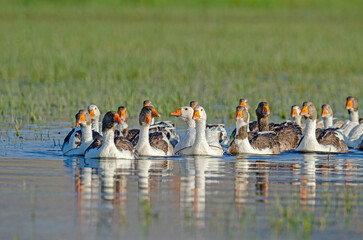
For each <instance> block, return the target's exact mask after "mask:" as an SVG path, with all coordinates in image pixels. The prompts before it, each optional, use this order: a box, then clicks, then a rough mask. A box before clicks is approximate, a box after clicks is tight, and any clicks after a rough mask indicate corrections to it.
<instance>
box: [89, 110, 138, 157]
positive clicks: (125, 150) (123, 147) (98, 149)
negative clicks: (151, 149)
mask: <svg viewBox="0 0 363 240" xmlns="http://www.w3.org/2000/svg"><path fill="white" fill-rule="evenodd" d="M120 121H121V118H120V116H119V115H118V114H117V113H116V112H114V111H110V112H108V113H106V115H105V116H104V118H103V120H102V133H103V142H99V141H94V142H93V143H92V145H91V146H90V147H89V148H88V149H87V151H86V153H85V157H86V158H122V159H134V158H136V157H137V152H136V150H135V148H134V146H133V145H132V143H131V142H130V141H128V140H127V139H126V138H124V137H117V138H115V128H116V126H117V124H118V123H120Z"/></svg>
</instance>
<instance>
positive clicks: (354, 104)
mask: <svg viewBox="0 0 363 240" xmlns="http://www.w3.org/2000/svg"><path fill="white" fill-rule="evenodd" d="M358 108H359V104H358V101H357V99H356V98H355V97H352V96H350V97H347V101H346V104H345V109H346V110H348V114H349V120H347V121H345V123H344V125H343V126H342V127H341V129H340V132H341V133H342V134H343V136H344V137H345V138H348V137H349V134H350V132H351V131H352V129H353V128H355V127H356V126H357V125H358V124H359V114H358Z"/></svg>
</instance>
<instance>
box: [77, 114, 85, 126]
mask: <svg viewBox="0 0 363 240" xmlns="http://www.w3.org/2000/svg"><path fill="white" fill-rule="evenodd" d="M85 121H86V117H85V116H84V114H83V113H81V114H79V117H78V124H79V123H81V122H85Z"/></svg>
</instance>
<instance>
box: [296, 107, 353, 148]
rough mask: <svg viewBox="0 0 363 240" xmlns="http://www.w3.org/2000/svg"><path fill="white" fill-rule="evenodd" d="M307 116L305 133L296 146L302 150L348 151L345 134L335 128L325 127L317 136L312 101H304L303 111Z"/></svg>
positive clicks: (303, 114)
mask: <svg viewBox="0 0 363 240" xmlns="http://www.w3.org/2000/svg"><path fill="white" fill-rule="evenodd" d="M301 115H302V116H305V118H306V120H305V124H306V129H305V134H304V136H303V138H302V139H301V141H300V143H299V145H298V146H297V147H296V150H297V151H300V152H332V153H339V152H348V147H347V145H346V144H345V142H344V138H343V136H342V135H341V134H340V133H338V132H337V131H336V130H335V129H325V130H324V131H323V132H322V133H321V134H320V135H319V137H318V138H316V133H315V129H316V116H317V113H316V109H315V106H314V104H313V103H312V102H304V104H303V109H302V112H301Z"/></svg>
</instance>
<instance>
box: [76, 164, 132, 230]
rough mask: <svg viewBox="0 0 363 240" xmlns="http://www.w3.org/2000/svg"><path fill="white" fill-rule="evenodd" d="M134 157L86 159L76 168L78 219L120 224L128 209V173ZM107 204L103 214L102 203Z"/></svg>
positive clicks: (94, 223) (82, 221)
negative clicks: (129, 158) (126, 203)
mask: <svg viewBox="0 0 363 240" xmlns="http://www.w3.org/2000/svg"><path fill="white" fill-rule="evenodd" d="M131 169H134V163H133V161H132V160H124V159H122V160H120V159H86V160H83V161H79V166H78V167H77V168H76V177H75V181H76V189H77V192H78V195H77V198H78V201H77V205H78V222H79V223H80V224H82V225H83V224H85V225H88V226H89V225H91V226H97V225H99V224H104V225H115V224H116V225H118V224H120V223H121V222H122V221H123V219H124V216H121V215H122V213H125V202H126V197H127V194H126V193H127V176H128V175H130V172H131V171H130V170H131ZM101 205H102V206H104V208H103V209H102V214H100V211H101V210H100V209H99V206H101Z"/></svg>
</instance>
